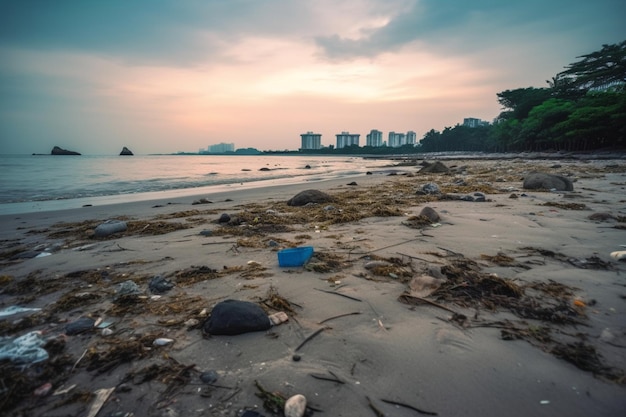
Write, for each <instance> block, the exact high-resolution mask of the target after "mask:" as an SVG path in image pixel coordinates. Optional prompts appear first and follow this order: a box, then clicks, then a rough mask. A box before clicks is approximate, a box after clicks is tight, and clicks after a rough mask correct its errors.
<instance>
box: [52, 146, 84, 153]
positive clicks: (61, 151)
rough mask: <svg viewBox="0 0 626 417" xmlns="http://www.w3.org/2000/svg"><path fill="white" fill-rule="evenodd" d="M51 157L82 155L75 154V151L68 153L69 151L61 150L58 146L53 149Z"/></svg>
mask: <svg viewBox="0 0 626 417" xmlns="http://www.w3.org/2000/svg"><path fill="white" fill-rule="evenodd" d="M50 155H80V153H78V152H74V151H68V150H67V149H63V148H59V147H58V146H55V147H54V148H52V151H50Z"/></svg>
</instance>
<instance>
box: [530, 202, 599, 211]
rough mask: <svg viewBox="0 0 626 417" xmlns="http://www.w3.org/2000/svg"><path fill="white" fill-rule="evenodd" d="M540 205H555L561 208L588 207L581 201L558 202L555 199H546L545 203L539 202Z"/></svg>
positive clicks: (579, 208) (581, 208) (583, 208)
mask: <svg viewBox="0 0 626 417" xmlns="http://www.w3.org/2000/svg"><path fill="white" fill-rule="evenodd" d="M539 205H540V206H546V207H556V208H560V209H561V210H587V209H588V207H587V206H586V205H585V204H582V203H559V202H555V201H546V202H545V203H542V204H539Z"/></svg>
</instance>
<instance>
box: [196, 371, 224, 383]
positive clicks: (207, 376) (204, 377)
mask: <svg viewBox="0 0 626 417" xmlns="http://www.w3.org/2000/svg"><path fill="white" fill-rule="evenodd" d="M219 377H220V376H219V374H218V373H217V372H215V371H213V370H211V371H206V372H202V373H201V374H200V381H202V382H204V383H205V384H214V383H216V382H217V380H218V379H219Z"/></svg>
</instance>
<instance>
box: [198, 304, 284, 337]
mask: <svg viewBox="0 0 626 417" xmlns="http://www.w3.org/2000/svg"><path fill="white" fill-rule="evenodd" d="M271 325H272V322H271V321H270V319H269V318H268V317H267V314H266V313H265V311H263V309H262V308H261V307H260V306H259V305H258V304H255V303H251V302H248V301H238V300H224V301H222V302H220V303H217V304H216V305H215V307H213V310H212V311H211V317H209V319H208V320H207V321H205V323H204V326H203V328H204V332H205V333H208V334H211V335H237V334H242V333H248V332H258V331H263V330H267V329H269V328H270V327H271Z"/></svg>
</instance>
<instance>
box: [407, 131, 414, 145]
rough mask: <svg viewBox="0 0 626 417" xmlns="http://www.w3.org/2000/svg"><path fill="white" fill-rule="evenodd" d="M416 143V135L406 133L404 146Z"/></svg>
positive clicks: (409, 132)
mask: <svg viewBox="0 0 626 417" xmlns="http://www.w3.org/2000/svg"><path fill="white" fill-rule="evenodd" d="M416 143H417V134H416V133H415V132H413V131H412V130H409V131H408V132H406V144H407V145H415V144H416Z"/></svg>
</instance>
